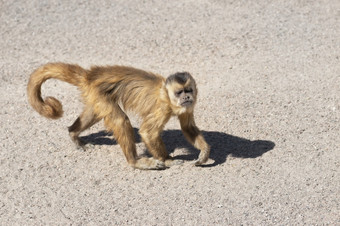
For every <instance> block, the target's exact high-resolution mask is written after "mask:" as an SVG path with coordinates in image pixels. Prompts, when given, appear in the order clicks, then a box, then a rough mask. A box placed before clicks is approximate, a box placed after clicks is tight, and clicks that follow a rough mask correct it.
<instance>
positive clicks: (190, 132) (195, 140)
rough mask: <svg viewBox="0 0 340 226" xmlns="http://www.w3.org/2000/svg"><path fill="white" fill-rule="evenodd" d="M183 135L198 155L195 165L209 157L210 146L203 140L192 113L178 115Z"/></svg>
mask: <svg viewBox="0 0 340 226" xmlns="http://www.w3.org/2000/svg"><path fill="white" fill-rule="evenodd" d="M178 118H179V121H180V124H181V128H182V131H183V134H184V136H185V137H186V138H187V140H188V141H189V142H190V143H191V144H192V145H193V146H194V147H195V148H197V149H199V150H200V151H201V152H200V155H199V156H198V160H197V161H196V162H195V165H196V166H199V165H202V164H203V163H205V162H206V161H208V159H209V154H210V147H209V145H208V144H207V142H206V141H205V139H204V137H203V135H202V133H201V131H200V130H199V129H198V127H197V126H196V124H195V121H194V115H193V114H192V113H185V114H182V115H179V116H178Z"/></svg>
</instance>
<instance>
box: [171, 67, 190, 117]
mask: <svg viewBox="0 0 340 226" xmlns="http://www.w3.org/2000/svg"><path fill="white" fill-rule="evenodd" d="M165 88H166V90H167V92H168V96H169V99H170V103H171V106H172V109H173V111H174V113H175V114H177V115H179V114H183V113H184V112H192V111H193V109H194V106H195V103H196V97H197V88H196V82H195V80H194V78H193V77H192V76H191V75H190V74H189V73H188V72H177V73H175V74H173V75H170V76H169V77H168V78H167V79H166V81H165Z"/></svg>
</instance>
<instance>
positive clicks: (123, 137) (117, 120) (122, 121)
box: [104, 106, 166, 170]
mask: <svg viewBox="0 0 340 226" xmlns="http://www.w3.org/2000/svg"><path fill="white" fill-rule="evenodd" d="M114 110H115V112H114V113H112V114H110V115H108V116H106V117H105V118H104V122H105V125H106V127H107V129H108V130H109V131H112V132H113V134H114V137H115V138H116V140H117V142H118V144H119V145H120V147H121V148H122V150H123V152H124V155H125V157H126V160H127V161H128V163H129V164H130V165H131V166H132V167H134V168H137V169H142V170H155V169H156V170H158V169H165V168H166V166H165V164H164V162H163V161H160V160H157V159H154V158H146V157H141V158H140V157H137V152H136V145H135V137H134V131H133V128H132V126H131V123H130V120H129V119H128V117H127V116H126V115H125V113H124V112H123V111H122V110H121V109H120V108H119V107H118V106H117V107H116V109H114Z"/></svg>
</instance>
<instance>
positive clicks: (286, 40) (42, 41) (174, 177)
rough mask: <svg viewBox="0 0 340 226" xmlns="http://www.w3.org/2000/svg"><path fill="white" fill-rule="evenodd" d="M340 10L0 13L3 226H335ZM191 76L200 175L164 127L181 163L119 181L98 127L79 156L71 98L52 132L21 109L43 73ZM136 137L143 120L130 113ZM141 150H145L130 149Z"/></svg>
mask: <svg viewBox="0 0 340 226" xmlns="http://www.w3.org/2000/svg"><path fill="white" fill-rule="evenodd" d="M339 10H340V1H337V0H325V1H304V0H302V1H293V0H291V1H264V0H261V1H208V0H198V1H189V0H188V1H149V0H146V1H132V0H121V1H104V0H96V1H78V0H77V1H66V0H63V1H38V0H31V1H14V0H6V1H4V0H2V1H0V34H1V36H0V78H1V83H0V87H1V90H0V115H1V121H0V123H1V128H0V140H1V145H0V149H1V151H0V222H1V223H0V224H1V225H47V224H48V225H241V224H242V225H303V224H306V225H321V224H325V225H339V224H340V216H339V213H340V206H339V205H340V204H339V203H340V189H339V188H340V176H339V159H340V148H339V143H340V138H339V137H340V136H339V131H340V113H339V111H340V60H339V57H340V39H339V37H340V11H339ZM53 61H62V62H69V63H77V64H80V65H81V66H83V67H89V66H90V65H92V64H99V65H106V64H122V65H130V66H134V67H138V68H142V69H145V70H149V71H153V72H156V73H161V74H163V75H164V76H167V75H169V74H170V73H173V72H176V71H183V70H187V71H190V72H191V73H192V74H193V75H194V77H195V78H196V79H197V83H198V87H199V91H200V92H199V100H198V104H197V108H196V113H195V116H196V123H197V125H198V126H199V127H200V128H201V130H202V131H203V133H204V136H205V137H206V139H207V141H208V143H209V144H210V145H211V147H212V153H211V159H210V160H209V162H208V164H207V165H206V166H205V167H194V166H193V165H192V163H193V161H194V160H195V159H196V158H197V156H198V151H197V150H195V149H194V148H192V147H191V146H190V145H189V144H188V143H187V142H186V141H185V139H184V138H183V135H182V133H181V132H180V130H179V124H178V122H177V120H175V119H172V120H171V121H170V122H169V123H168V124H167V126H166V130H165V132H164V134H163V137H164V141H165V143H166V146H167V148H168V150H169V152H171V155H173V156H178V157H179V158H182V159H185V160H186V162H185V163H184V164H183V165H182V166H174V167H172V168H170V169H167V170H164V171H140V170H134V169H132V168H130V167H129V166H128V165H127V163H126V161H125V159H124V156H123V154H122V151H121V150H120V148H119V146H118V145H117V144H116V142H115V141H114V140H112V136H111V135H110V134H108V133H106V132H105V131H104V126H103V123H99V124H97V125H96V126H94V127H93V128H91V129H90V130H88V131H86V132H85V133H84V134H83V136H84V138H85V139H87V140H89V141H92V142H95V143H96V145H95V147H94V148H91V149H89V150H88V151H86V152H84V151H80V150H77V149H76V148H75V147H74V145H73V144H72V142H71V140H70V139H69V136H68V132H67V126H69V125H71V124H72V123H73V121H74V120H75V119H76V117H77V116H78V114H79V113H80V112H81V110H82V103H81V101H80V98H79V93H78V91H77V89H76V88H75V87H73V86H71V85H69V84H66V83H62V82H59V81H48V82H47V83H46V84H45V85H44V87H43V94H44V95H52V96H55V97H57V98H58V99H60V100H61V101H62V103H63V106H64V110H65V116H64V117H63V118H62V119H60V120H55V121H53V120H48V119H45V118H43V117H41V116H39V115H38V114H37V113H36V112H35V111H33V109H32V108H31V107H30V106H29V105H28V103H27V96H26V84H27V80H28V77H29V75H30V73H31V72H32V71H33V70H34V69H35V68H37V67H38V66H40V65H42V64H45V63H47V62H53ZM132 121H133V126H134V127H135V128H136V132H137V131H138V126H139V123H140V120H139V119H138V118H136V117H135V116H132ZM137 148H138V152H139V153H143V152H144V151H145V147H144V145H143V144H142V143H141V142H140V138H138V139H137Z"/></svg>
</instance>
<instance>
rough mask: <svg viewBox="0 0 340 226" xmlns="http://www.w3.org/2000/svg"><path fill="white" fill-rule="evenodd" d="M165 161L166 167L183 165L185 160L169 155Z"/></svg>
mask: <svg viewBox="0 0 340 226" xmlns="http://www.w3.org/2000/svg"><path fill="white" fill-rule="evenodd" d="M164 163H165V166H166V167H171V166H175V165H182V164H183V163H184V161H183V160H182V159H174V158H172V157H168V159H166V160H165V162H164Z"/></svg>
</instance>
